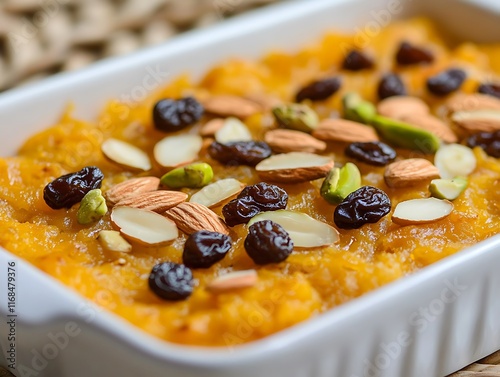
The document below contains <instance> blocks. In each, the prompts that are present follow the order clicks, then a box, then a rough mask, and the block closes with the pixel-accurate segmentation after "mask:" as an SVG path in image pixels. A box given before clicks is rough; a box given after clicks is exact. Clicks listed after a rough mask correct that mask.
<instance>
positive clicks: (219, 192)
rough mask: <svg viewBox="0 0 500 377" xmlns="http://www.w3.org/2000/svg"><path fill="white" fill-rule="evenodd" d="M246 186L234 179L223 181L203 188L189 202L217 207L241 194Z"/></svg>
mask: <svg viewBox="0 0 500 377" xmlns="http://www.w3.org/2000/svg"><path fill="white" fill-rule="evenodd" d="M243 187H245V185H244V184H243V183H241V182H240V181H238V180H237V179H234V178H227V179H221V180H219V181H217V182H214V183H211V184H209V185H208V186H205V187H203V188H202V189H201V190H200V191H198V192H197V193H195V194H193V196H191V198H190V199H189V201H190V202H191V203H198V204H201V205H204V206H205V207H209V208H210V207H215V206H217V205H218V204H220V203H222V202H224V201H225V200H227V199H229V198H231V197H233V196H235V195H237V194H239V193H240V192H241V190H243Z"/></svg>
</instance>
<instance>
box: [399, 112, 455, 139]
mask: <svg viewBox="0 0 500 377" xmlns="http://www.w3.org/2000/svg"><path fill="white" fill-rule="evenodd" d="M399 119H400V120H402V121H403V122H407V123H409V124H411V125H414V126H417V127H419V128H422V129H424V130H426V131H429V132H432V133H434V134H435V135H436V136H437V137H439V138H440V139H441V140H443V141H444V142H445V143H456V142H457V141H458V137H457V135H456V134H455V132H453V130H452V129H451V128H450V127H449V126H448V125H447V124H446V123H445V122H443V121H442V120H441V119H439V118H436V117H435V116H433V115H430V114H417V113H413V114H407V115H404V116H402V117H400V118H399Z"/></svg>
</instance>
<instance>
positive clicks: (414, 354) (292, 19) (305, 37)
mask: <svg viewBox="0 0 500 377" xmlns="http://www.w3.org/2000/svg"><path fill="white" fill-rule="evenodd" d="M215 1H216V3H217V2H221V3H225V0H215ZM228 4H229V3H228ZM219 5H220V4H219ZM222 5H224V4H222ZM414 15H426V16H429V17H431V18H433V19H436V20H437V21H438V22H439V24H440V25H442V26H443V28H445V29H446V30H447V31H448V32H450V33H451V34H453V35H454V36H456V37H457V38H460V39H466V40H472V41H481V42H484V41H497V42H498V41H500V28H498V24H499V23H500V6H499V4H498V3H497V2H496V1H495V0H475V1H471V0H469V1H465V0H440V1H435V0H419V1H411V0H407V1H403V0H401V1H399V0H315V1H306V0H303V1H291V2H288V3H284V4H280V5H276V6H273V7H270V8H268V9H264V10H260V11H257V12H254V13H253V14H251V15H246V16H240V17H238V18H235V19H233V20H230V21H228V22H226V23H224V24H223V25H220V26H216V27H213V28H211V29H210V30H204V31H196V32H191V33H188V34H186V35H184V36H181V37H179V38H176V39H175V40H173V41H172V42H169V43H167V44H165V45H162V46H159V47H156V48H152V49H149V50H146V51H143V52H140V53H138V54H135V55H131V56H127V57H125V58H117V59H110V60H107V61H104V62H101V63H97V64H95V65H94V66H93V67H91V68H90V69H87V70H84V71H81V72H77V73H72V74H64V75H59V76H57V77H54V78H51V79H48V80H46V81H45V82H43V83H41V84H37V85H34V86H29V87H25V88H20V89H16V90H12V91H10V92H7V93H4V94H1V95H0V145H1V149H0V150H1V151H2V152H1V153H2V155H9V154H14V153H15V151H16V149H17V148H18V147H19V146H20V145H21V143H22V141H23V140H25V139H26V138H27V137H28V136H29V135H31V134H33V133H34V132H36V131H39V130H41V129H43V128H44V127H47V126H48V125H50V124H51V123H53V122H54V121H56V120H57V118H58V116H59V115H60V114H61V112H62V111H63V110H64V108H65V106H66V105H67V103H68V102H73V103H74V104H75V105H76V115H77V116H80V117H82V118H87V119H91V118H93V117H94V116H95V115H96V114H97V112H98V110H99V109H100V108H102V106H103V104H104V103H105V101H107V100H109V99H111V98H123V96H128V97H130V96H131V94H133V93H134V90H137V88H141V87H143V86H144V84H143V82H144V80H145V77H146V76H147V75H150V76H151V75H154V74H155V72H156V74H157V75H158V77H164V75H163V72H168V76H169V77H168V78H172V77H174V76H175V75H177V74H179V73H182V72H186V71H188V72H191V73H193V74H194V75H199V74H201V73H202V72H204V71H206V69H208V68H209V67H210V66H211V65H213V64H214V63H216V62H219V61H221V60H223V59H225V58H227V57H231V56H239V57H246V58H256V57H258V56H261V55H263V54H264V53H265V52H266V51H269V50H271V49H273V48H280V49H291V50H293V49H297V48H298V47H300V46H301V45H303V44H305V43H307V42H309V41H311V40H314V38H317V37H319V36H320V35H321V34H322V33H324V32H325V31H326V30H329V29H332V28H336V29H344V30H354V31H355V32H356V33H360V34H359V35H362V34H363V33H365V34H366V35H368V37H369V35H370V33H376V32H377V29H380V28H381V27H383V26H384V24H385V23H386V22H388V21H392V20H395V19H399V18H401V17H407V16H414ZM464 26H465V27H464ZM270 36H272V37H270ZM159 72H161V73H162V74H160V73H159ZM168 78H167V80H168ZM12 262H14V263H15V269H16V293H17V295H16V308H15V313H14V314H13V313H9V312H8V302H7V298H8V289H7V288H8V287H7V278H6V275H7V269H8V266H9V263H12ZM499 269H500V236H496V237H493V238H491V239H489V240H487V241H484V242H481V243H480V244H478V245H476V246H474V247H471V248H468V249H467V250H464V251H462V252H460V253H458V254H456V255H454V256H451V257H449V258H446V259H445V260H443V261H441V262H438V263H436V264H434V265H432V266H430V267H427V268H425V269H423V270H422V271H420V272H418V273H416V274H414V275H412V276H409V277H406V278H404V279H401V280H399V281H397V282H395V283H392V284H389V285H388V286H385V287H383V288H381V289H378V290H376V291H374V292H371V293H369V294H366V295H365V296H363V297H361V298H359V299H356V300H353V301H352V302H350V303H347V304H345V305H342V306H341V307H339V308H336V309H334V310H332V311H330V312H328V313H325V314H323V315H321V316H319V317H318V318H315V319H313V320H310V321H306V322H304V323H302V324H300V325H297V326H294V327H293V328H290V329H287V330H285V331H282V332H280V333H278V334H275V335H273V336H270V337H267V338H265V339H263V340H260V341H257V342H254V343H250V344H247V345H244V346H238V347H235V348H231V347H229V348H228V349H207V348H196V347H183V346H178V345H174V344H170V343H167V342H163V341H161V340H159V339H156V338H154V337H152V336H149V335H148V334H146V333H144V332H142V331H140V330H139V329H137V328H135V327H134V326H132V325H131V324H129V323H128V322H126V321H125V320H123V319H121V318H119V317H117V316H115V315H113V314H111V313H108V312H106V311H102V310H101V309H100V308H98V307H97V306H95V305H94V304H92V303H90V302H88V301H86V300H85V299H84V298H82V297H80V296H79V295H77V294H75V293H74V292H73V291H71V290H70V289H68V288H66V287H64V286H62V285H61V284H60V283H59V282H57V281H56V280H54V279H53V278H51V277H49V276H47V275H46V274H44V273H42V272H40V271H39V270H37V269H35V268H34V267H32V266H31V265H29V264H27V263H25V262H23V261H22V260H20V259H19V258H17V257H16V256H14V255H12V254H10V253H9V252H7V251H5V250H1V249H0V271H1V273H0V315H1V317H2V320H1V321H0V335H1V336H0V345H1V348H2V351H3V352H2V356H0V365H2V366H7V365H8V364H9V363H10V361H9V362H8V361H7V358H8V357H9V355H10V353H9V349H10V344H9V342H8V341H7V338H8V337H7V334H9V331H10V326H9V324H8V323H7V322H8V321H9V320H10V319H11V318H15V320H16V334H15V335H16V341H15V343H16V344H15V348H16V363H17V370H16V371H12V370H11V371H12V372H14V374H16V375H17V376H40V377H44V376H47V377H49V376H50V377H66V376H68V377H69V376H71V377H84V376H85V377H86V376H89V375H93V376H96V377H101V376H102V377H105V376H106V377H107V376H121V377H132V376H138V375H140V376H145V377H149V376H151V377H152V376H159V375H164V376H169V377H181V376H182V377H199V376H205V377H212V376H213V377H215V376H217V377H226V376H227V377H247V376H248V377H250V376H252V377H253V376H259V377H268V376H269V377H270V376H273V377H327V376H329V377H333V376H337V377H374V376H384V377H398V376H399V377H400V376H404V377H421V376H426V377H433V376H436V377H439V376H444V375H446V374H449V373H451V372H453V371H455V370H458V369H460V368H462V367H464V366H465V365H467V364H469V363H471V362H473V361H475V360H477V359H479V358H481V357H483V356H486V355H487V354H489V353H492V352H494V351H495V350H497V349H499V348H500V300H499V299H498V297H497V292H498V291H499V290H500V274H499V273H498V271H499ZM9 314H10V315H17V317H8V316H9ZM221 335H222V334H221Z"/></svg>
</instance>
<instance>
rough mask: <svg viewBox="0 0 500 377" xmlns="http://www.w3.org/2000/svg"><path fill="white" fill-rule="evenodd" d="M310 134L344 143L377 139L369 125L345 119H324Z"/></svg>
mask: <svg viewBox="0 0 500 377" xmlns="http://www.w3.org/2000/svg"><path fill="white" fill-rule="evenodd" d="M312 136H314V137H315V138H317V139H319V140H324V141H341V142H345V143H355V142H370V141H378V140H379V138H378V135H377V133H376V132H375V130H374V129H373V128H372V127H370V126H365V125H364V124H361V123H357V122H353V121H350V120H345V119H325V120H323V121H321V122H320V124H319V126H318V127H317V128H316V129H315V130H314V131H313V133H312Z"/></svg>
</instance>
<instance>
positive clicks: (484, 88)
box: [477, 83, 500, 98]
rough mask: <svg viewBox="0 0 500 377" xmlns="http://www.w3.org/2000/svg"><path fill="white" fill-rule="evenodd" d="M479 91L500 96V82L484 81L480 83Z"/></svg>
mask: <svg viewBox="0 0 500 377" xmlns="http://www.w3.org/2000/svg"><path fill="white" fill-rule="evenodd" d="M477 91H478V92H479V93H482V94H487V95H489V96H493V97H497V98H500V84H494V83H484V84H481V85H479V87H478V88H477Z"/></svg>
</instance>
